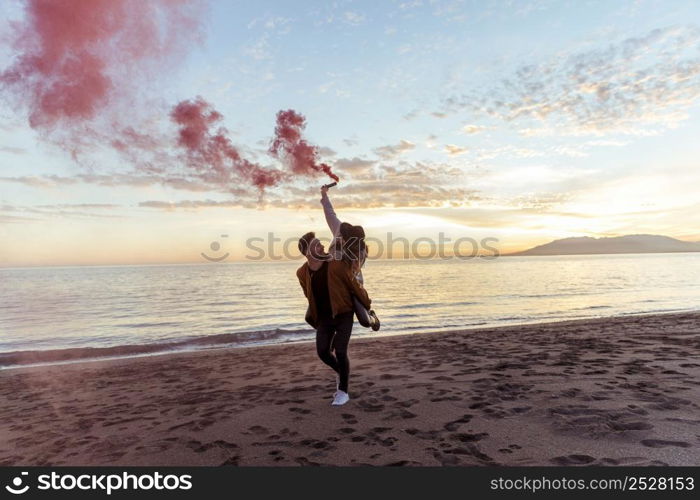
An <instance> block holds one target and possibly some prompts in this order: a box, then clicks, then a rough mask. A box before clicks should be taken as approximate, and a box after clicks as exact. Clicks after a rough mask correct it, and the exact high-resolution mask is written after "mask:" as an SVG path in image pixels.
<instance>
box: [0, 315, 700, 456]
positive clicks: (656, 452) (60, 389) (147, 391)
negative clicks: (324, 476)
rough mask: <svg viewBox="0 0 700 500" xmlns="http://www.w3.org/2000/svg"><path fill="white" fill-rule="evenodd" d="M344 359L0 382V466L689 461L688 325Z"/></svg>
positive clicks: (511, 334) (556, 332)
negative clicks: (337, 375)
mask: <svg viewBox="0 0 700 500" xmlns="http://www.w3.org/2000/svg"><path fill="white" fill-rule="evenodd" d="M350 345H351V348H350V357H351V363H352V374H351V379H350V391H349V392H350V395H351V397H352V400H351V401H350V402H349V403H348V404H347V405H345V406H342V407H331V406H330V401H331V396H332V393H333V392H334V390H335V379H334V376H333V374H332V372H331V371H330V369H329V368H327V367H326V366H325V365H323V364H322V363H321V362H320V361H319V360H318V359H317V357H316V353H315V351H314V347H313V344H309V343H297V344H287V345H276V346H265V347H255V348H239V349H217V350H209V351H199V352H189V353H174V354H168V355H161V356H152V357H141V358H131V359H119V360H110V361H98V362H83V363H75V364H69V365H55V366H44V367H25V368H17V369H8V370H3V371H0V464H1V465H192V466H195V465H282V466H288V465H428V466H441V465H446V466H453V465H457V466H464V465H666V464H668V465H699V464H700V406H699V405H700V313H685V314H666V315H654V316H651V315H650V316H630V317H616V318H601V319H595V320H582V321H568V322H561V323H549V324H538V325H526V326H513V327H502V328H490V329H482V330H465V331H454V332H441V333H426V334H415V335H410V336H406V335H404V336H394V337H386V338H369V339H354V340H353V341H351V344H350Z"/></svg>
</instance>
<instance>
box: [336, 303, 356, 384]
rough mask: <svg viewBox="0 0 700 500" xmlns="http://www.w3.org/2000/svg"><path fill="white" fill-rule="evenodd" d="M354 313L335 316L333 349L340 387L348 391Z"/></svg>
mask: <svg viewBox="0 0 700 500" xmlns="http://www.w3.org/2000/svg"><path fill="white" fill-rule="evenodd" d="M353 320H354V317H353V313H352V312H349V313H343V314H339V315H338V316H336V317H335V325H336V326H335V337H334V338H333V350H334V351H335V357H336V360H337V363H338V365H337V366H338V374H339V375H340V383H339V384H338V389H339V390H341V391H343V392H348V379H349V378H350V359H349V358H348V344H349V343H350V334H351V333H352V324H353Z"/></svg>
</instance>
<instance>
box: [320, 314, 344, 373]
mask: <svg viewBox="0 0 700 500" xmlns="http://www.w3.org/2000/svg"><path fill="white" fill-rule="evenodd" d="M334 333H335V324H334V323H333V322H332V321H321V322H320V323H319V325H318V328H317V329H316V353H317V354H318V357H319V358H321V361H323V362H324V363H326V364H327V365H328V366H330V367H331V368H333V369H334V370H335V371H336V372H338V373H340V369H339V367H338V360H337V359H336V357H335V356H333V354H331V341H332V340H333V334H334Z"/></svg>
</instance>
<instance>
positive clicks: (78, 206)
mask: <svg viewBox="0 0 700 500" xmlns="http://www.w3.org/2000/svg"><path fill="white" fill-rule="evenodd" d="M117 208H121V205H115V204H112V203H62V204H55V205H32V206H13V205H2V206H0V212H12V213H13V214H16V213H20V214H22V215H7V214H2V213H0V223H2V222H6V223H13V222H32V221H39V220H46V219H49V218H56V217H61V218H121V217H123V216H122V215H119V214H114V213H104V211H105V210H107V211H112V210H115V209H117Z"/></svg>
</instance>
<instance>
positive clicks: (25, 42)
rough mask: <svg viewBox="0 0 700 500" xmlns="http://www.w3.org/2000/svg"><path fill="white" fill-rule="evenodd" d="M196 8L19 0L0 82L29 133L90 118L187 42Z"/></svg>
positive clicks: (163, 2)
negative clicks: (25, 116)
mask: <svg viewBox="0 0 700 500" xmlns="http://www.w3.org/2000/svg"><path fill="white" fill-rule="evenodd" d="M198 4H199V1H189V2H187V1H183V0H149V1H143V0H70V1H69V0H65V1H64V0H26V2H25V11H26V21H25V22H24V23H22V24H18V25H16V26H15V33H14V41H13V48H14V49H15V50H16V51H17V52H18V53H19V55H18V56H17V58H16V59H15V61H14V64H13V65H12V66H10V67H9V68H8V69H7V70H5V71H3V72H2V73H0V84H2V85H3V86H7V87H8V88H9V89H11V90H13V91H14V92H15V95H16V96H17V98H18V99H19V102H20V103H21V104H22V105H25V106H27V107H28V109H29V123H30V125H31V126H32V127H34V128H52V127H53V126H55V125H56V122H58V121H59V120H64V121H67V122H74V123H76V124H77V123H78V122H82V121H84V120H90V119H92V118H94V117H96V116H97V115H98V114H99V113H100V112H101V111H103V110H104V109H105V108H107V107H108V106H110V105H111V104H112V100H113V99H114V98H115V97H117V96H118V95H120V94H122V95H127V94H128V92H126V90H135V89H138V86H139V85H140V84H142V83H144V82H147V81H148V74H149V72H150V73H153V72H155V71H160V70H162V69H163V67H164V66H166V65H167V64H169V63H170V62H173V61H174V60H175V59H176V57H175V56H177V55H178V54H179V53H180V52H181V51H182V50H184V49H185V48H187V46H188V45H191V44H190V42H191V40H192V38H193V34H194V35H195V37H196V36H197V33H198V29H197V27H198V23H199V10H200V9H199V7H198ZM129 86H131V87H132V88H131V89H125V88H124V87H129ZM127 97H130V98H131V97H133V96H127Z"/></svg>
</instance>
